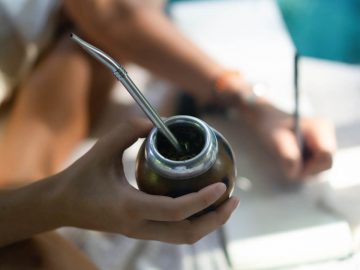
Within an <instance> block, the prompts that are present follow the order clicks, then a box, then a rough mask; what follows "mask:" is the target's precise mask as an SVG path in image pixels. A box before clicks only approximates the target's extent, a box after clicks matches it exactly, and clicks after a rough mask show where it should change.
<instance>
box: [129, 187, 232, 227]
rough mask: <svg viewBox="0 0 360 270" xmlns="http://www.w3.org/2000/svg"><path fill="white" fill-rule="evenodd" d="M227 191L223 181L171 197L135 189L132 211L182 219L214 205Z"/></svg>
mask: <svg viewBox="0 0 360 270" xmlns="http://www.w3.org/2000/svg"><path fill="white" fill-rule="evenodd" d="M225 191H226V186H225V184H223V183H216V184H212V185H209V186H207V187H205V188H203V189H201V190H200V191H198V192H193V193H189V194H186V195H184V196H180V197H177V198H171V197H167V196H157V195H150V194H146V193H144V192H141V191H140V192H139V191H138V190H135V189H134V191H133V194H132V200H131V206H130V211H131V212H132V213H137V217H138V218H139V217H140V218H142V219H147V220H156V221H180V220H184V219H186V218H188V217H190V216H192V215H194V214H196V213H198V212H200V211H201V210H203V209H205V208H207V207H209V206H210V205H212V204H213V203H214V202H215V201H216V200H218V199H219V198H220V197H221V196H222V195H223V194H224V192H225Z"/></svg>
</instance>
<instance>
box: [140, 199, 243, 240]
mask: <svg viewBox="0 0 360 270" xmlns="http://www.w3.org/2000/svg"><path fill="white" fill-rule="evenodd" d="M238 204H239V199H238V198H236V197H231V198H230V199H228V200H227V201H226V202H225V203H224V204H222V205H221V206H220V207H218V208H217V209H216V210H214V211H211V212H210V213H207V214H204V215H202V216H200V217H197V218H194V219H193V220H183V221H178V222H158V221H148V222H147V223H145V225H144V228H143V232H142V235H141V236H140V237H142V238H144V239H147V240H160V241H163V242H168V243H172V244H193V243H195V242H197V241H199V240H200V239H201V238H203V237H204V236H205V235H207V234H209V233H211V232H212V231H214V230H216V229H218V228H219V227H220V226H222V225H223V224H225V223H226V221H227V220H228V219H229V217H230V216H231V214H232V212H233V211H234V210H235V209H236V207H237V206H238Z"/></svg>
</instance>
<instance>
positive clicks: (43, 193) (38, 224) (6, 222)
mask: <svg viewBox="0 0 360 270" xmlns="http://www.w3.org/2000/svg"><path fill="white" fill-rule="evenodd" d="M58 177H59V176H54V177H51V178H48V179H45V180H41V181H38V182H36V183H34V184H31V185H28V186H25V187H22V188H19V189H13V190H1V191H0V247H2V246H6V245H8V244H11V243H14V242H17V241H20V240H23V239H26V238H28V237H31V236H33V235H35V234H38V233H41V232H45V231H49V230H52V229H55V228H57V227H59V226H61V224H62V222H63V220H62V218H63V216H62V213H63V211H62V209H61V207H60V204H59V203H58V202H59V201H58V200H59V194H60V189H59V185H58V183H57V182H58V181H60V179H57V178H58Z"/></svg>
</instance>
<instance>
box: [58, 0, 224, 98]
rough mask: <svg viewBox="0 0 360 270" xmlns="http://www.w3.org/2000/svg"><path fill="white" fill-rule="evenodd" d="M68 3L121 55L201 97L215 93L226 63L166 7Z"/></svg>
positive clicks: (86, 27) (91, 33)
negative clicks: (169, 15) (185, 30)
mask: <svg viewBox="0 0 360 270" xmlns="http://www.w3.org/2000/svg"><path fill="white" fill-rule="evenodd" d="M66 2H67V1H65V3H66ZM68 2H69V3H68V5H67V6H70V7H68V10H70V12H69V13H70V14H71V16H72V18H73V20H74V21H75V23H76V26H77V27H79V28H80V29H81V31H83V32H84V33H85V34H86V35H87V36H88V37H90V38H91V39H92V40H93V42H95V43H96V44H98V45H99V46H100V47H101V48H103V49H104V50H107V51H108V52H109V53H110V54H111V55H113V56H114V57H115V58H117V59H118V60H129V61H132V62H135V63H137V64H139V65H142V66H144V67H145V68H148V69H149V70H151V71H153V72H154V73H156V74H158V75H160V76H162V77H164V78H166V79H169V80H171V81H173V82H175V83H177V84H178V85H180V86H181V87H183V88H184V89H186V90H188V91H189V92H190V94H192V95H193V96H195V97H196V98H197V99H198V100H202V101H205V102H207V101H209V100H210V99H212V98H213V96H212V95H213V93H212V90H213V83H214V80H215V79H216V77H217V76H218V74H219V73H221V72H222V70H223V67H222V66H221V65H220V64H219V63H217V62H216V61H214V60H213V59H212V58H211V57H209V56H208V55H206V54H205V53H204V52H203V51H201V50H200V49H199V48H197V47H196V46H195V45H194V44H193V43H192V42H191V41H189V40H188V39H187V38H185V37H184V36H183V35H182V34H181V33H180V31H178V30H177V29H176V27H175V26H174V25H173V24H172V23H171V22H170V21H169V20H168V19H167V18H166V16H165V15H164V14H163V12H162V10H160V9H155V8H146V7H143V6H141V5H133V6H131V5H128V4H126V1H117V2H118V4H113V8H112V11H111V12H110V11H108V10H107V9H106V8H105V7H103V6H100V4H98V5H96V4H93V5H90V4H88V6H87V9H86V12H82V13H79V12H77V11H78V10H79V9H81V8H85V3H86V2H88V1H87V0H85V1H82V3H78V1H76V3H75V2H74V1H68ZM110 2H114V1H110ZM115 2H116V1H115ZM93 3H94V2H93ZM119 3H120V4H119ZM81 5H84V6H82V7H80V6H81ZM109 5H110V4H109Z"/></svg>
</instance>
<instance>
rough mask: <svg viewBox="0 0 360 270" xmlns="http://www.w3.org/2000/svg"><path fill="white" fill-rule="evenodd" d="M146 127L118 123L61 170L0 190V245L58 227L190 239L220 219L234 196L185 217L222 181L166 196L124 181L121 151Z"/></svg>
mask: <svg viewBox="0 0 360 270" xmlns="http://www.w3.org/2000/svg"><path fill="white" fill-rule="evenodd" d="M150 127H151V126H150V124H149V123H148V122H136V123H130V122H126V123H122V124H121V125H120V126H119V127H118V128H117V129H116V130H114V131H113V132H112V133H110V134H108V136H105V137H104V138H103V139H101V140H99V142H98V143H97V144H96V145H95V146H94V147H93V148H92V149H91V150H90V151H89V152H88V153H87V154H85V155H84V156H83V157H82V158H81V159H79V160H78V161H77V162H75V163H74V164H73V165H72V166H70V167H69V168H68V169H66V170H65V171H63V172H61V173H59V174H57V175H54V176H52V177H50V178H48V179H45V180H43V181H39V182H37V183H34V184H31V185H28V186H25V187H23V188H20V189H15V190H7V191H1V192H0V247H2V246H6V245H9V244H11V243H14V242H17V241H20V240H23V239H26V238H28V237H30V236H33V235H35V234H38V233H41V232H45V231H49V230H53V229H56V228H59V227H62V226H74V227H79V228H86V229H91V230H99V231H107V232H115V233H121V234H124V235H126V236H128V237H133V238H139V239H147V240H159V241H164V242H170V243H194V242H195V241H197V240H199V239H200V238H202V237H203V236H205V235H206V234H208V233H210V232H211V231H213V230H215V229H217V228H218V227H219V226H221V225H222V224H224V223H225V222H226V220H227V219H228V218H229V217H230V214H231V213H232V211H233V210H234V209H235V207H236V206H237V204H238V202H239V201H238V199H237V198H230V199H229V200H227V201H226V202H225V203H224V204H223V205H221V206H220V207H219V208H217V209H216V210H215V211H213V212H210V213H208V214H205V215H202V216H200V217H197V218H192V219H191V220H188V219H187V218H188V217H190V216H192V215H193V214H195V213H197V212H199V211H200V210H202V209H205V208H206V207H208V206H210V205H211V204H212V203H214V202H215V201H216V200H217V199H218V198H220V197H221V195H222V194H223V193H224V192H225V190H226V187H225V185H224V184H222V183H219V184H214V185H210V186H208V187H206V188H204V189H202V190H200V191H199V192H195V193H191V194H187V195H184V196H181V197H178V198H170V197H166V196H155V195H149V194H146V193H143V192H141V191H139V190H137V189H135V188H134V187H132V186H131V185H130V184H129V183H128V182H127V180H126V178H125V175H124V171H123V167H122V153H123V151H124V150H125V149H126V148H128V147H129V146H130V145H131V144H132V143H134V142H135V141H136V139H137V138H139V137H140V136H144V135H145V134H147V133H148V132H149V129H150ZM125 130H126V132H125V133H124V131H125ZM145 206H146V207H145Z"/></svg>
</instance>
